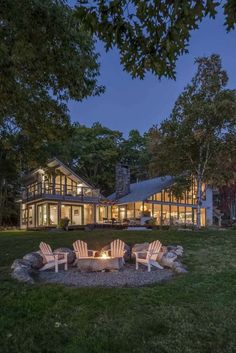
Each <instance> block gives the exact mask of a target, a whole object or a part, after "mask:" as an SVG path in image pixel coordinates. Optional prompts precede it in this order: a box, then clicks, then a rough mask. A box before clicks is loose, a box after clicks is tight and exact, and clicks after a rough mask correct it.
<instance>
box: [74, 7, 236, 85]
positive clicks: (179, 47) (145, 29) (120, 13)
mask: <svg viewBox="0 0 236 353" xmlns="http://www.w3.org/2000/svg"><path fill="white" fill-rule="evenodd" d="M221 9H222V4H221V2H218V1H216V0H194V1H189V0H183V1H169V0H149V1H143V0H89V1H87V0H79V1H78V6H77V17H78V19H79V20H82V21H83V23H84V24H85V26H86V28H89V30H91V31H92V32H93V33H94V34H95V35H97V37H98V38H99V39H100V40H101V41H103V42H104V43H105V47H106V49H107V50H109V49H111V48H112V47H114V46H117V48H118V50H119V53H120V58H121V63H122V65H123V66H124V69H125V70H126V71H127V72H129V73H130V74H131V75H132V77H139V78H143V77H144V76H145V74H146V72H148V71H150V72H152V73H154V74H155V75H157V76H159V77H162V76H166V77H170V78H174V77H175V66H176V61H177V59H178V57H179V56H180V55H182V54H183V53H187V52H188V49H187V46H188V42H189V39H190V33H191V31H192V30H196V29H198V27H199V23H200V22H201V21H202V20H203V18H204V17H207V16H209V17H211V18H215V16H216V14H217V11H221ZM223 11H224V16H225V26H226V29H227V31H230V30H232V29H234V27H235V22H236V4H235V1H234V0H226V1H224V4H223Z"/></svg>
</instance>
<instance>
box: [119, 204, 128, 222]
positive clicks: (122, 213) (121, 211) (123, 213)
mask: <svg viewBox="0 0 236 353" xmlns="http://www.w3.org/2000/svg"><path fill="white" fill-rule="evenodd" d="M126 218H127V216H126V205H122V206H119V219H120V220H121V221H123V220H124V219H126Z"/></svg>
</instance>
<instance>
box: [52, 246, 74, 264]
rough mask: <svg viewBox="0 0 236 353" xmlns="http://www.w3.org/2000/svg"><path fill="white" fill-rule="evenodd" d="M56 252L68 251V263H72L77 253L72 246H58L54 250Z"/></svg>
mask: <svg viewBox="0 0 236 353" xmlns="http://www.w3.org/2000/svg"><path fill="white" fill-rule="evenodd" d="M56 252H67V253H68V255H67V256H68V264H72V263H73V262H74V261H75V253H74V251H73V250H71V249H70V248H58V249H56V250H54V253H56Z"/></svg>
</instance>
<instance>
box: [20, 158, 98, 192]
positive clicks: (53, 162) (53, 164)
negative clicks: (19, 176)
mask: <svg viewBox="0 0 236 353" xmlns="http://www.w3.org/2000/svg"><path fill="white" fill-rule="evenodd" d="M46 167H48V168H56V169H58V170H59V171H61V172H62V173H63V174H65V175H66V176H68V177H69V178H71V179H72V180H74V181H75V182H77V183H81V182H82V183H83V184H85V186H87V187H90V188H92V189H94V188H95V187H94V185H92V184H91V183H88V182H87V181H86V180H85V179H84V178H82V177H80V176H79V175H77V174H76V173H75V172H74V171H73V170H71V169H70V168H69V167H68V166H66V165H65V164H64V163H63V162H61V161H60V160H59V159H57V158H56V157H54V158H52V159H50V160H49V161H48V162H47V164H46ZM44 169H45V168H42V167H40V168H37V169H35V170H33V171H32V172H31V173H30V174H27V175H25V176H24V177H23V180H24V181H25V182H26V183H30V182H33V181H34V178H35V175H36V174H37V173H38V172H39V171H40V170H44Z"/></svg>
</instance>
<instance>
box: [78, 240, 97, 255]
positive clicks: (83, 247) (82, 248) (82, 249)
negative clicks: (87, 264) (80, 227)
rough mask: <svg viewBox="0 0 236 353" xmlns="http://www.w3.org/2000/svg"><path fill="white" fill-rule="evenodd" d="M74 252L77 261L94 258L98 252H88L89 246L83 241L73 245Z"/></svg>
mask: <svg viewBox="0 0 236 353" xmlns="http://www.w3.org/2000/svg"><path fill="white" fill-rule="evenodd" d="M73 248H74V252H75V255H76V258H77V259H82V258H87V257H94V256H95V254H96V252H97V251H96V250H88V245H87V243H85V242H84V241H82V240H76V241H75V242H74V243H73Z"/></svg>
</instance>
